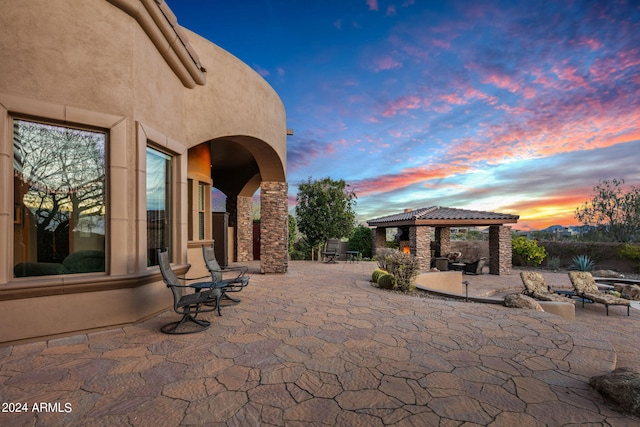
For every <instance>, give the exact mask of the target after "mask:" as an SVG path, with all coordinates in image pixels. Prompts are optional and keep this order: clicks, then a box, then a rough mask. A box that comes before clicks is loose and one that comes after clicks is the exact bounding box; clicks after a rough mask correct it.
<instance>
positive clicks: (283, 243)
mask: <svg viewBox="0 0 640 427" xmlns="http://www.w3.org/2000/svg"><path fill="white" fill-rule="evenodd" d="M287 189H288V187H287V183H286V182H277V181H263V182H262V184H260V270H261V271H262V272H263V273H286V272H287V267H288V265H289V263H288V260H289V248H288V245H289V239H288V234H289V227H288V222H289V212H288V210H287V208H288V199H287Z"/></svg>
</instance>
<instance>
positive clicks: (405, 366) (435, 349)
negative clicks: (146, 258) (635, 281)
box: [0, 262, 640, 427]
mask: <svg viewBox="0 0 640 427" xmlns="http://www.w3.org/2000/svg"><path fill="white" fill-rule="evenodd" d="M255 265H256V264H252V267H253V268H254V269H255ZM372 269H373V264H372V263H360V264H345V263H339V264H321V263H310V262H292V263H290V267H289V273H288V274H286V275H260V274H257V273H253V274H252V279H251V284H250V285H249V287H247V288H246V289H245V290H244V291H243V292H242V294H241V297H242V302H241V303H240V304H238V305H232V306H225V307H224V308H223V311H222V313H223V316H222V317H217V316H215V315H209V316H206V318H208V319H210V320H211V321H212V324H213V325H212V327H211V328H210V329H208V330H207V331H205V332H202V333H198V334H193V335H184V336H170V335H165V334H162V333H160V332H159V328H160V326H161V325H162V324H164V323H167V322H169V321H172V320H175V319H176V315H175V313H173V312H170V311H167V312H165V313H162V314H160V315H158V316H156V317H153V318H152V319H149V320H147V321H145V322H142V323H140V324H136V325H132V326H126V327H123V328H117V329H112V330H107V331H100V332H94V333H89V334H81V335H75V336H70V337H65V338H59V339H52V340H49V341H48V342H35V343H29V344H20V345H15V346H10V347H0V396H1V397H2V402H5V403H10V402H14V403H26V404H27V407H26V412H23V413H16V412H15V406H14V407H13V409H14V412H12V413H7V412H2V413H0V425H2V426H35V425H42V426H62V425H64V426H73V425H91V426H100V425H104V426H129V425H130V426H165V425H166V426H178V425H184V426H187V425H212V426H215V425H228V426H235V425H237V426H251V425H267V426H268V425H273V426H281V425H291V426H305V425H342V426H356V425H364V426H382V425H398V426H405V425H406V426H414V425H415V426H443V427H444V426H476V425H478V426H544V425H549V426H566V425H601V426H605V425H611V426H634V425H640V420H638V419H636V418H633V417H629V416H625V415H621V414H620V413H618V412H616V411H614V410H613V409H611V407H610V406H609V405H608V404H606V403H605V402H604V401H603V400H602V399H601V398H600V396H599V395H598V394H597V393H596V392H595V391H594V390H593V389H591V388H590V387H589V385H588V379H589V378H590V377H591V376H594V375H600V374H604V373H607V372H609V371H610V370H611V369H613V368H614V367H615V364H616V357H617V356H616V352H617V351H618V349H615V347H614V346H613V345H612V342H611V340H610V339H608V337H607V330H606V328H604V327H603V326H602V325H603V324H609V325H615V324H618V325H623V326H622V327H621V328H622V330H623V333H626V331H627V329H628V330H629V331H631V329H633V332H629V333H630V334H632V336H635V342H636V343H637V342H638V340H637V338H638V335H637V332H635V331H637V330H638V328H637V326H638V324H639V323H640V320H639V319H638V313H636V312H634V313H633V314H632V316H631V317H629V318H628V317H627V316H626V315H624V316H622V315H620V314H619V313H613V312H614V311H615V310H612V314H611V315H610V316H609V317H608V318H607V317H605V316H604V312H602V314H601V315H600V316H599V318H598V322H599V324H600V326H599V328H600V329H595V328H590V327H588V326H587V325H586V324H585V323H584V322H582V321H580V319H579V318H578V320H579V321H576V322H571V321H567V320H564V319H561V318H559V317H556V316H553V315H550V314H547V313H538V312H531V311H524V310H515V309H508V308H505V307H502V306H498V305H489V304H475V303H464V302H454V301H443V300H437V299H423V298H412V297H407V296H403V295H397V294H390V293H388V292H385V291H382V290H379V289H375V288H373V287H371V286H370V285H369V284H368V283H367V279H368V277H369V275H370V273H371V271H372ZM514 277H515V276H514ZM514 277H512V279H513V278H514ZM515 278H516V279H518V278H517V277H515ZM485 279H487V278H485V277H483V278H482V280H485ZM469 280H470V281H471V282H473V281H474V279H473V278H470V279H469ZM475 280H476V282H479V280H480V279H475ZM518 280H519V279H518ZM579 310H581V308H576V311H577V312H579ZM590 310H596V308H595V307H594V308H590ZM585 311H586V310H585ZM596 314H597V313H596ZM578 317H580V316H578ZM618 329H619V328H618ZM633 334H635V335H633ZM628 339H629V340H631V338H628ZM624 342H625V343H627V344H628V343H629V341H624ZM632 345H633V344H632ZM623 350H624V351H626V352H628V353H629V354H630V356H629V358H630V359H629V360H633V357H635V356H634V353H636V350H635V347H634V348H633V349H628V348H626V349H623ZM40 402H43V403H45V406H44V407H40V406H37V407H36V409H38V410H34V406H33V405H34V404H38V405H39V404H40ZM3 408H4V406H3ZM23 408H24V407H23ZM40 408H44V410H42V411H40V410H39V409H40ZM7 409H9V408H8V407H7Z"/></svg>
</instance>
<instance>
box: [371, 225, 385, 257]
mask: <svg viewBox="0 0 640 427" xmlns="http://www.w3.org/2000/svg"><path fill="white" fill-rule="evenodd" d="M373 232H374V233H375V234H374V235H373V254H372V255H373V256H376V251H377V250H378V249H380V248H386V247H387V229H386V228H384V227H376V228H375V230H374V231H373Z"/></svg>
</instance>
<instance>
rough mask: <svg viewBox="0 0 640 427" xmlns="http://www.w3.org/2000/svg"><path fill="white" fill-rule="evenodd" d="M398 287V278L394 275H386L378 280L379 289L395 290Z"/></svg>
mask: <svg viewBox="0 0 640 427" xmlns="http://www.w3.org/2000/svg"><path fill="white" fill-rule="evenodd" d="M395 286H396V278H395V277H393V275H392V274H389V273H386V274H383V275H381V276H380V277H379V278H378V287H380V288H382V289H393V288H394V287H395Z"/></svg>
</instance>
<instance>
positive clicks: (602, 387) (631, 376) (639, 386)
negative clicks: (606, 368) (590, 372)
mask: <svg viewBox="0 0 640 427" xmlns="http://www.w3.org/2000/svg"><path fill="white" fill-rule="evenodd" d="M589 384H591V387H593V388H595V389H596V390H597V391H598V393H600V394H601V395H602V396H604V397H605V398H607V399H609V400H611V401H612V402H614V403H615V404H616V405H618V406H619V407H620V408H621V409H622V410H624V411H626V412H628V413H630V414H633V415H636V416H640V373H639V372H638V371H635V370H633V369H630V368H618V369H615V370H613V371H611V372H610V373H609V374H607V375H600V376H597V377H593V378H591V380H589Z"/></svg>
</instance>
